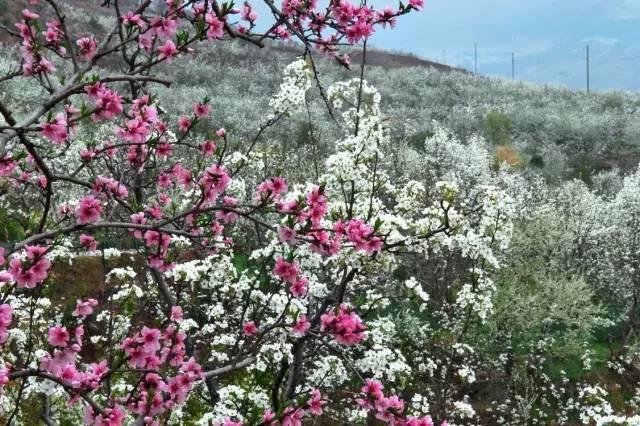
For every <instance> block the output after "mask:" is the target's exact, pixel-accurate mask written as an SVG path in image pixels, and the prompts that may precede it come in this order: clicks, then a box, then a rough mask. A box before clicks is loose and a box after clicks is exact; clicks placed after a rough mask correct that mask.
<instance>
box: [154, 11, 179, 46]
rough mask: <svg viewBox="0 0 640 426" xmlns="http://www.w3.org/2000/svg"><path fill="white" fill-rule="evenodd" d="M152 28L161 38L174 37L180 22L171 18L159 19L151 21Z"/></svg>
mask: <svg viewBox="0 0 640 426" xmlns="http://www.w3.org/2000/svg"><path fill="white" fill-rule="evenodd" d="M151 27H153V29H154V30H155V33H156V34H157V35H159V36H161V37H173V36H174V35H175V33H176V30H177V28H178V22H177V21H176V20H175V19H171V18H165V17H162V18H160V17H157V18H153V20H152V21H151ZM172 44H173V43H172Z"/></svg>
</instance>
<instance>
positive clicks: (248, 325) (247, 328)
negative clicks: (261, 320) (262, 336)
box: [242, 321, 258, 337]
mask: <svg viewBox="0 0 640 426" xmlns="http://www.w3.org/2000/svg"><path fill="white" fill-rule="evenodd" d="M242 331H243V332H244V335H245V336H247V337H249V336H253V335H254V334H256V333H257V332H258V326H256V323H255V322H253V321H249V322H245V323H244V324H243V325H242Z"/></svg>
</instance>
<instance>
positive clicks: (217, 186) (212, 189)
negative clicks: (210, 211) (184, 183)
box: [198, 165, 231, 203]
mask: <svg viewBox="0 0 640 426" xmlns="http://www.w3.org/2000/svg"><path fill="white" fill-rule="evenodd" d="M198 183H199V184H200V186H201V187H202V190H203V192H204V195H205V199H206V201H208V202H209V203H212V202H214V201H215V200H216V198H218V195H220V194H221V193H223V192H224V191H225V190H226V189H227V187H228V186H229V184H230V183H231V178H230V177H229V175H228V174H227V171H226V169H225V168H224V167H223V166H218V165H213V166H211V167H207V168H206V169H205V171H204V173H203V175H202V177H201V178H200V180H199V181H198Z"/></svg>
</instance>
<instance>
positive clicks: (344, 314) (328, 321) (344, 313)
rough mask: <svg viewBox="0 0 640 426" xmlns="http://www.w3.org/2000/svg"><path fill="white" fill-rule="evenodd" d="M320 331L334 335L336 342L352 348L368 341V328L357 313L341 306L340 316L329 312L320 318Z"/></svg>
mask: <svg viewBox="0 0 640 426" xmlns="http://www.w3.org/2000/svg"><path fill="white" fill-rule="evenodd" d="M320 323H321V327H320V331H322V332H325V333H329V334H332V335H333V337H334V338H335V339H336V342H338V343H340V344H341V345H345V346H351V345H354V344H356V343H360V342H361V341H363V340H364V339H366V337H367V335H366V333H365V331H366V330H367V327H366V326H365V325H364V324H362V320H361V319H360V317H358V315H356V313H355V312H353V311H352V310H350V309H349V308H347V307H346V306H345V305H340V308H339V309H338V314H337V315H336V314H335V312H334V311H329V312H327V313H325V314H322V316H321V317H320Z"/></svg>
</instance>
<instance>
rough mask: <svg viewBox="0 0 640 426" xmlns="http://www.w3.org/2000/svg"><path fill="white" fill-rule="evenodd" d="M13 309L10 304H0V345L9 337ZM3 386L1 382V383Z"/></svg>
mask: <svg viewBox="0 0 640 426" xmlns="http://www.w3.org/2000/svg"><path fill="white" fill-rule="evenodd" d="M12 313H13V309H12V308H11V305H9V304H6V303H5V304H3V305H0V345H2V344H3V343H4V342H6V341H7V338H8V337H9V331H8V330H9V326H10V325H11V320H12ZM0 386H1V384H0Z"/></svg>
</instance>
